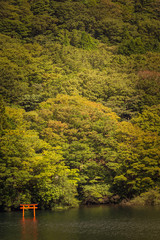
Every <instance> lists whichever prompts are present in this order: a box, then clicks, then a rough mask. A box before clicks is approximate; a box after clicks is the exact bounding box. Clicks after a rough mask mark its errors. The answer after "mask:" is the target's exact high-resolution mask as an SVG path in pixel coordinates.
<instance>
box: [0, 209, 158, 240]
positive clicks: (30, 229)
mask: <svg viewBox="0 0 160 240" xmlns="http://www.w3.org/2000/svg"><path fill="white" fill-rule="evenodd" d="M152 239H153V240H159V239H160V207H159V208H156V207H145V208H131V207H119V206H116V207H111V206H99V207H83V208H79V209H71V210H67V211H62V212H53V211H40V210H37V211H36V218H35V219H34V218H33V213H32V210H30V211H25V218H24V219H23V218H22V212H21V211H18V212H9V213H6V212H5V213H4V212H1V213H0V240H152Z"/></svg>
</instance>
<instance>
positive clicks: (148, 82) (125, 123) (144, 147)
mask: <svg viewBox="0 0 160 240" xmlns="http://www.w3.org/2000/svg"><path fill="white" fill-rule="evenodd" d="M159 17H160V1H159V0H60V1H53V0H0V19H1V20H0V55H1V58H0V61H1V62H0V82H1V84H0V114H1V120H0V139H1V140H0V208H1V210H2V209H3V210H9V209H16V208H18V207H19V204H20V203H38V204H39V207H40V208H45V209H47V208H48V209H61V208H62V209H64V208H68V207H76V206H79V205H80V204H104V203H112V204H117V203H125V202H130V203H131V204H151V205H156V204H160V18H159Z"/></svg>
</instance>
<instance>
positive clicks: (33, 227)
mask: <svg viewBox="0 0 160 240" xmlns="http://www.w3.org/2000/svg"><path fill="white" fill-rule="evenodd" d="M20 223H21V233H22V234H21V240H38V229H37V224H38V220H37V219H36V217H33V218H25V217H22V219H21V221H20Z"/></svg>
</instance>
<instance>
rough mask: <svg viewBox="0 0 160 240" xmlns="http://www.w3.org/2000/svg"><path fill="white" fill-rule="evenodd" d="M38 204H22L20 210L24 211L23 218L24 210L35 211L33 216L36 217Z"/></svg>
mask: <svg viewBox="0 0 160 240" xmlns="http://www.w3.org/2000/svg"><path fill="white" fill-rule="evenodd" d="M37 205H38V204H20V209H22V210H23V217H24V209H33V215H34V217H35V216H36V211H35V209H37V208H38V207H37Z"/></svg>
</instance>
